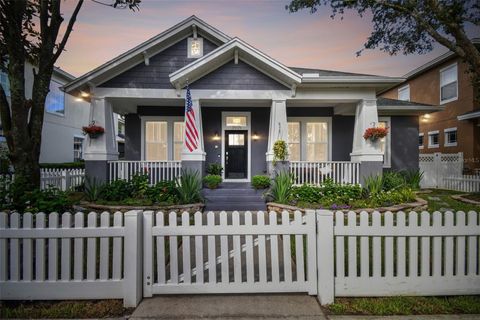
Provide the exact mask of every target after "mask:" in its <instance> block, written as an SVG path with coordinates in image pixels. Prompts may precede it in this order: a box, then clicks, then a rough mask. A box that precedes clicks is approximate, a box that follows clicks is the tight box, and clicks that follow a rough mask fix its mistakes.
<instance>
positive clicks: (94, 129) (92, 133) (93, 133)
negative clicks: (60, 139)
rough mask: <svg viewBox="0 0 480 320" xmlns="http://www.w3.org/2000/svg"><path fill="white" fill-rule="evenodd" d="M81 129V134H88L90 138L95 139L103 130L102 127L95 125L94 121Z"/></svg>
mask: <svg viewBox="0 0 480 320" xmlns="http://www.w3.org/2000/svg"><path fill="white" fill-rule="evenodd" d="M82 130H83V134H85V135H87V134H88V136H89V137H90V139H96V138H98V137H99V136H101V135H102V134H103V133H104V132H105V129H104V128H103V127H101V126H96V125H95V123H92V124H90V125H89V126H87V127H83V128H82Z"/></svg>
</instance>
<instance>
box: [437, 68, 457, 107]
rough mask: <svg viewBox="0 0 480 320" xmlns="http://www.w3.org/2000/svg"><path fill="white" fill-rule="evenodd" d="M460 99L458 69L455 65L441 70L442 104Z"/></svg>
mask: <svg viewBox="0 0 480 320" xmlns="http://www.w3.org/2000/svg"><path fill="white" fill-rule="evenodd" d="M457 98H458V67H457V64H456V63H455V64H453V65H451V66H448V67H446V68H443V69H442V70H440V103H447V102H450V101H454V100H457Z"/></svg>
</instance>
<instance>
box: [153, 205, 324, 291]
mask: <svg viewBox="0 0 480 320" xmlns="http://www.w3.org/2000/svg"><path fill="white" fill-rule="evenodd" d="M302 215H303V217H302ZM204 218H206V219H204ZM279 218H280V216H277V213H275V212H271V213H270V214H269V213H267V212H265V213H264V212H262V211H259V212H256V213H255V214H252V213H251V212H250V211H247V212H245V214H240V213H239V212H237V211H235V212H233V213H231V214H227V213H226V212H225V211H223V212H221V213H219V214H215V213H214V212H208V213H207V215H206V217H205V216H204V215H202V213H200V212H197V213H195V215H194V221H193V223H192V224H191V222H190V216H189V214H188V213H187V212H184V213H183V214H182V215H181V223H180V224H178V225H177V214H176V213H174V212H172V213H170V214H169V215H168V224H167V219H166V216H164V214H163V213H162V212H159V213H157V214H156V215H154V214H153V212H145V213H144V219H145V220H144V231H145V257H144V259H145V260H144V277H145V279H144V296H146V297H150V296H152V294H191V293H246V292H308V293H309V294H316V293H317V283H316V250H315V247H316V245H315V241H316V240H315V229H316V226H315V212H314V211H310V212H307V213H306V214H302V213H301V212H295V214H294V216H293V217H292V218H293V219H291V217H290V215H289V213H288V212H284V213H283V214H282V215H281V219H280V220H279V221H277V219H279ZM304 238H305V242H304ZM180 242H181V246H180ZM229 243H230V244H232V250H230V246H229ZM180 247H181V249H180ZM292 248H295V249H294V253H293V252H292ZM153 252H156V261H154V256H155V255H154V254H153ZM267 252H268V254H267ZM304 254H306V256H304ZM267 257H268V259H267ZM155 266H156V268H155Z"/></svg>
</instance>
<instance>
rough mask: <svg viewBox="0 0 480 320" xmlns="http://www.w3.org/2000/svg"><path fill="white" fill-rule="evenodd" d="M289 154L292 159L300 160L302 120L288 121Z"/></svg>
mask: <svg viewBox="0 0 480 320" xmlns="http://www.w3.org/2000/svg"><path fill="white" fill-rule="evenodd" d="M288 155H289V159H290V160H291V161H300V158H301V154H300V122H289V123H288Z"/></svg>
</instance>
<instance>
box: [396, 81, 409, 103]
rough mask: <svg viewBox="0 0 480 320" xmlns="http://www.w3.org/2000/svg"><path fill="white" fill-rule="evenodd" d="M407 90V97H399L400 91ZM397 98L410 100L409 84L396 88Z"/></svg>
mask: <svg viewBox="0 0 480 320" xmlns="http://www.w3.org/2000/svg"><path fill="white" fill-rule="evenodd" d="M402 91H407V92H408V99H400V92H402ZM397 99H398V100H401V101H410V85H409V84H407V85H404V86H403V87H400V88H398V90H397Z"/></svg>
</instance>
